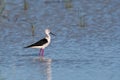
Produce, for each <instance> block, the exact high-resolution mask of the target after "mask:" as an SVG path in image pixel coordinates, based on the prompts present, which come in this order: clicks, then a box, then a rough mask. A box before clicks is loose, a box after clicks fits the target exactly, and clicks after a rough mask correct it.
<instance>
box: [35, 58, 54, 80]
mask: <svg viewBox="0 0 120 80" xmlns="http://www.w3.org/2000/svg"><path fill="white" fill-rule="evenodd" d="M35 61H39V62H40V63H41V64H43V66H44V68H43V69H44V70H43V73H44V74H45V77H46V80H52V70H51V63H52V59H50V58H45V57H38V58H36V59H35Z"/></svg>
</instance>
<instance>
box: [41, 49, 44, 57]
mask: <svg viewBox="0 0 120 80" xmlns="http://www.w3.org/2000/svg"><path fill="white" fill-rule="evenodd" d="M41 55H42V57H43V56H44V49H42V54H41Z"/></svg>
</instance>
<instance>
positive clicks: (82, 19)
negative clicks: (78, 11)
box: [79, 15, 86, 27]
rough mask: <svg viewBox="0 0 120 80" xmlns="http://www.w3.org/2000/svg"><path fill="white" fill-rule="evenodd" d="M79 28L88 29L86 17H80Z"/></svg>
mask: <svg viewBox="0 0 120 80" xmlns="http://www.w3.org/2000/svg"><path fill="white" fill-rule="evenodd" d="M79 26H80V27H86V21H85V15H84V16H80V19H79Z"/></svg>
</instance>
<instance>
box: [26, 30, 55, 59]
mask: <svg viewBox="0 0 120 80" xmlns="http://www.w3.org/2000/svg"><path fill="white" fill-rule="evenodd" d="M45 34H46V37H45V38H43V39H41V40H39V41H38V42H36V43H33V44H31V45H29V46H26V47H24V48H39V49H40V53H39V56H42V57H43V56H44V49H45V48H46V47H47V46H48V45H49V44H50V42H51V36H50V34H52V35H55V34H53V33H52V32H51V31H50V30H49V29H45Z"/></svg>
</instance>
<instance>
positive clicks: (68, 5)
mask: <svg viewBox="0 0 120 80" xmlns="http://www.w3.org/2000/svg"><path fill="white" fill-rule="evenodd" d="M64 2H65V8H67V9H70V8H73V4H72V0H65V1H64Z"/></svg>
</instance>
